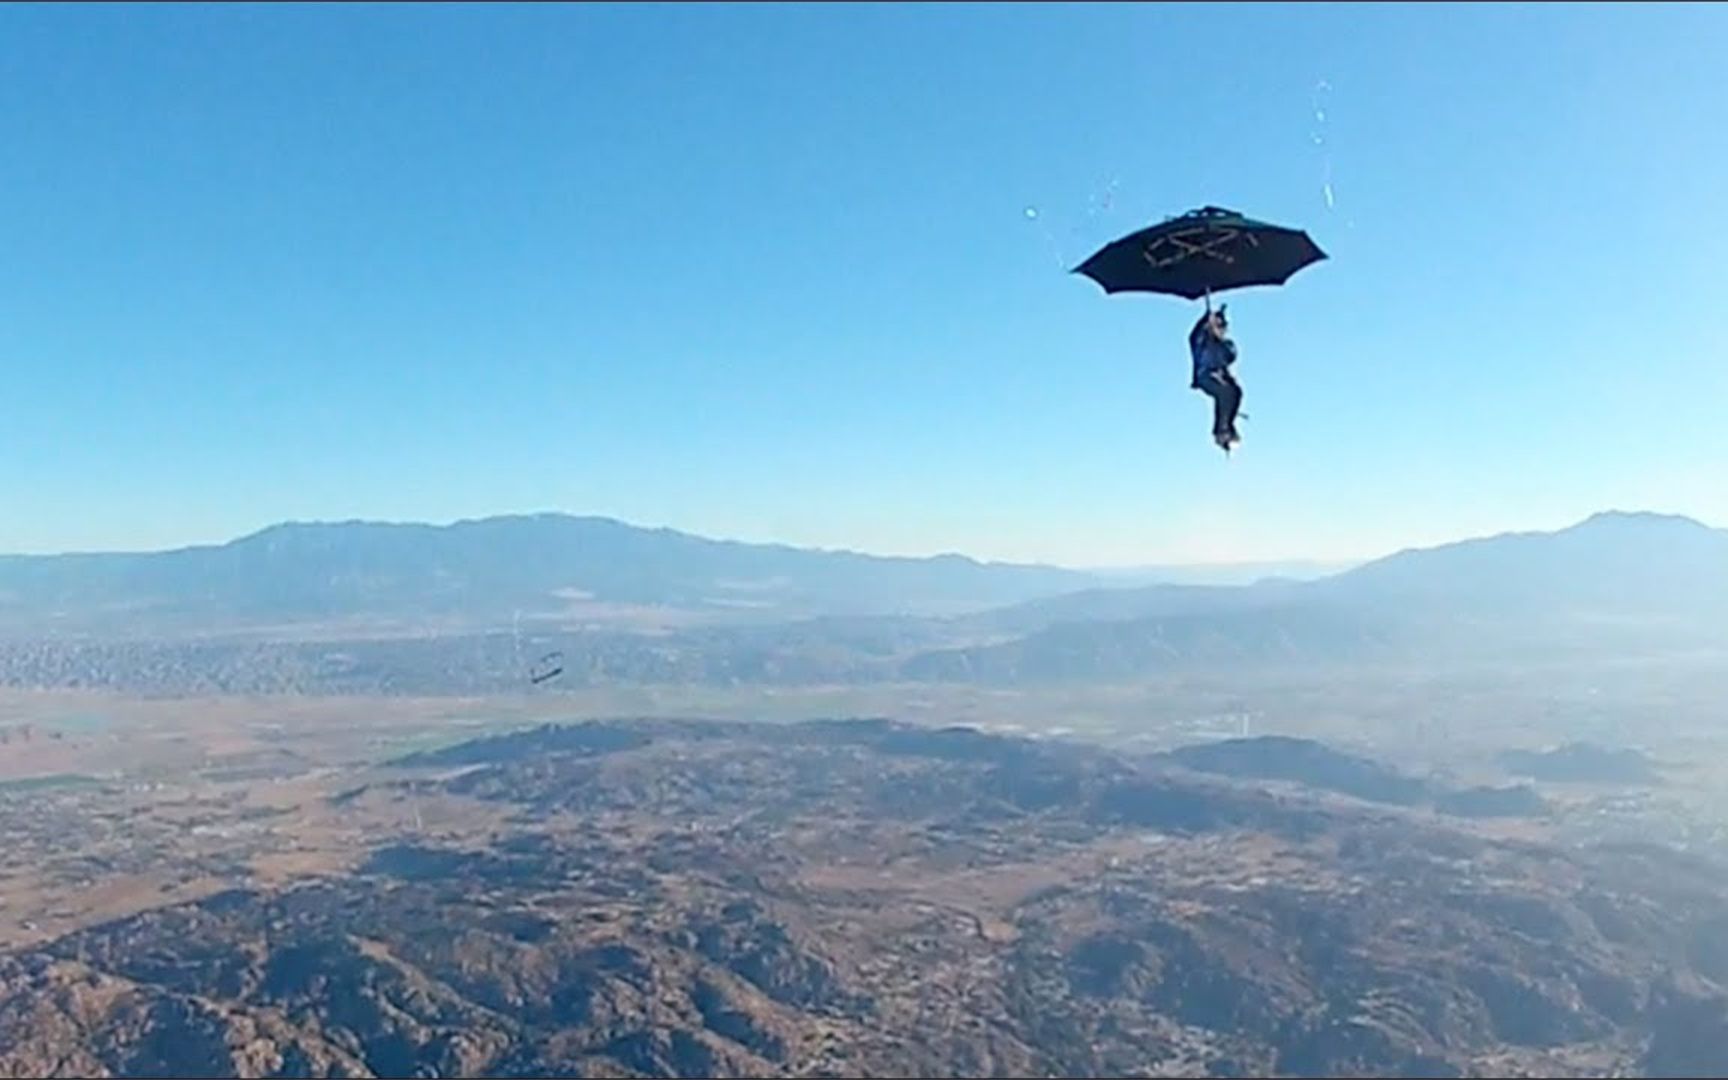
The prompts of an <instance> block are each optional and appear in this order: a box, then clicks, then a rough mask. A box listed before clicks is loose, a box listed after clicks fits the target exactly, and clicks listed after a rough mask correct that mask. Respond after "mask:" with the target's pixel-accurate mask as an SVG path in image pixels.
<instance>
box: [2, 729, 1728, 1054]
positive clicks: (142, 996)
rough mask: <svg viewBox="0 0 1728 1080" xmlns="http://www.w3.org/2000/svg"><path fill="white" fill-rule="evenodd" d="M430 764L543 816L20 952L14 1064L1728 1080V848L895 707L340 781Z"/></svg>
mask: <svg viewBox="0 0 1728 1080" xmlns="http://www.w3.org/2000/svg"><path fill="white" fill-rule="evenodd" d="M410 796H411V797H413V798H417V799H420V800H423V801H425V802H427V803H430V802H431V801H434V800H447V801H450V802H452V803H453V804H457V805H468V806H475V807H482V806H485V807H498V808H503V809H507V810H508V811H509V814H510V817H509V820H510V821H511V822H512V824H509V825H507V826H502V827H497V828H492V827H488V828H485V829H474V830H470V831H466V832H464V831H462V830H460V829H455V830H444V831H438V832H427V833H417V834H411V835H398V836H395V837H393V838H384V837H381V839H380V842H379V844H378V845H377V847H376V849H375V850H374V851H372V852H371V854H370V856H369V857H368V858H367V859H366V860H365V861H364V862H363V863H362V864H361V865H360V866H359V868H358V869H357V870H356V871H355V872H353V873H350V874H342V875H334V876H327V877H323V878H317V879H312V880H308V881H304V882H302V883H300V884H298V885H295V886H292V887H287V888H262V887H260V888H245V889H234V890H230V891H227V892H224V893H221V894H218V895H215V896H211V897H208V898H206V899H204V900H202V901H199V902H196V903H189V904H180V905H175V906H171V907H167V908H161V909H157V910H152V911H147V912H144V913H142V914H139V915H136V916H132V917H129V918H126V919H122V920H120V921H117V922H112V923H108V924H105V925H101V926H96V927H93V928H91V929H88V930H85V931H81V932H78V933H75V934H72V935H70V936H68V937H64V938H61V939H59V940H56V941H53V942H52V943H50V944H48V945H46V946H44V947H39V948H34V949H30V950H27V951H23V952H18V953H14V954H12V955H7V956H3V957H0V1075H7V1076H37V1075H52V1076H74V1075H76V1076H103V1075H127V1076H148V1075H177V1076H213V1075H241V1076H263V1075H285V1076H367V1075H376V1076H410V1075H413V1076H455V1075H464V1076H473V1075H488V1076H551V1075H561V1076H660V1075H673V1076H743V1075H786V1076H842V1075H847V1076H853V1075H875V1076H883V1075H924V1076H984V1075H1022V1076H1084V1075H1243V1074H1248V1075H1332V1076H1379V1075H1394V1076H1450V1075H1577V1076H1586V1075H1611V1074H1618V1075H1626V1074H1635V1073H1638V1072H1644V1073H1648V1074H1650V1075H1679V1074H1681V1073H1685V1074H1688V1075H1691V1074H1715V1075H1721V1074H1722V1073H1723V1072H1728V1051H1725V1050H1724V1047H1728V1042H1725V1041H1724V1040H1723V1039H1722V1038H1721V1035H1722V1033H1723V1032H1725V1031H1728V992H1725V991H1724V990H1723V986H1724V985H1725V984H1728V949H1724V948H1723V947H1722V945H1721V942H1722V941H1723V940H1724V934H1725V932H1728V877H1725V876H1724V874H1723V873H1722V872H1721V871H1720V870H1719V869H1717V868H1715V867H1713V866H1711V865H1708V864H1704V863H1701V862H1698V861H1695V860H1688V859H1685V858H1682V857H1680V856H1676V855H1672V854H1667V853H1664V852H1662V851H1661V850H1659V849H1653V848H1625V849H1617V850H1589V849H1584V850H1562V849H1560V848H1557V847H1554V846H1549V845H1545V844H1543V843H1540V842H1534V841H1530V840H1522V841H1517V842H1511V841H1504V840H1496V839H1493V838H1491V837H1490V836H1489V835H1487V834H1478V833H1476V832H1473V831H1471V830H1470V829H1468V828H1465V827H1461V826H1456V825H1450V824H1447V823H1446V822H1445V821H1444V820H1442V819H1438V818H1435V817H1434V816H1433V815H1432V814H1431V812H1429V811H1426V810H1421V809H1406V808H1401V807H1376V806H1371V805H1365V804H1363V803H1360V802H1357V801H1355V800H1340V799H1337V798H1335V797H1333V796H1330V795H1324V794H1314V795H1305V794H1302V793H1300V792H1292V791H1288V790H1284V791H1272V790H1267V789H1264V788H1262V787H1260V786H1259V785H1258V784H1256V783H1254V782H1249V781H1241V780H1224V779H1217V778H1208V777H1204V776H1200V775H1197V774H1195V773H1193V772H1191V771H1188V770H1185V769H1180V768H1176V767H1174V766H1171V765H1169V764H1165V763H1161V762H1158V761H1154V760H1145V759H1133V758H1127V757H1122V756H1119V755H1115V754H1110V753H1106V752H1104V751H1101V750H1093V749H1086V748H1080V747H1071V746H1065V745H1058V744H1049V743H1040V742H1027V741H1019V740H1011V739H1005V738H998V737H995V736H990V735H984V734H980V733H978V732H975V731H971V730H967V729H948V730H930V729H916V728H906V727H901V726H899V725H895V724H890V723H885V722H871V721H862V722H839V721H836V722H822V723H811V724H804V725H797V726H792V727H778V726H757V725H748V724H709V723H698V722H688V723H686V722H632V723H622V722H620V723H607V724H590V725H582V726H577V727H544V728H538V729H533V730H530V731H526V732H521V733H518V734H515V735H509V736H502V737H498V738H495V739H489V740H485V741H481V742H477V743H469V744H464V745H461V746H457V747H452V748H448V749H445V750H441V751H435V752H429V753H423V754H420V755H417V756H414V757H411V758H407V759H404V760H402V761H401V762H399V763H398V764H397V765H396V766H394V767H392V768H389V769H386V770H382V771H379V772H377V773H375V774H374V775H372V776H371V777H370V778H368V779H367V780H366V781H365V782H363V783H358V784H356V785H355V786H354V787H352V788H350V789H348V790H345V791H343V792H341V793H340V794H338V795H335V796H333V798H335V799H338V800H340V801H341V803H342V805H343V806H344V808H345V810H346V811H347V812H350V813H352V814H354V815H365V814H368V813H371V812H374V811H376V810H377V809H378V808H380V807H388V806H391V805H396V804H399V803H400V802H401V800H403V799H404V798H407V797H410ZM470 816H471V817H473V818H475V819H478V818H479V817H481V816H482V815H470ZM445 820H453V821H460V820H463V818H462V815H447V816H446V818H445ZM490 820H498V819H497V818H496V817H492V818H490Z"/></svg>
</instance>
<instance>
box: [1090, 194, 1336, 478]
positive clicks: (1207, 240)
mask: <svg viewBox="0 0 1728 1080" xmlns="http://www.w3.org/2000/svg"><path fill="white" fill-rule="evenodd" d="M1324 258H1326V253H1325V252H1323V251H1321V250H1320V248H1319V246H1318V245H1316V244H1315V243H1314V241H1313V240H1311V239H1310V238H1309V236H1308V234H1307V233H1305V232H1302V231H1301V230H1299V229H1290V228H1285V227H1283V226H1280V225H1268V224H1266V223H1265V222H1261V221H1253V220H1251V219H1249V218H1246V217H1243V216H1242V215H1241V214H1238V213H1237V212H1236V211H1234V210H1224V209H1220V208H1219V207H1216V206H1208V207H1205V208H1204V209H1201V210H1194V211H1191V212H1189V213H1186V214H1183V215H1182V216H1181V217H1175V218H1171V219H1169V220H1168V221H1164V222H1161V223H1159V224H1157V225H1153V226H1151V227H1149V228H1145V229H1141V230H1139V231H1138V232H1134V233H1130V234H1129V235H1127V236H1124V237H1122V238H1121V239H1120V240H1116V241H1113V242H1111V243H1109V244H1106V245H1105V246H1104V247H1102V248H1100V249H1099V250H1098V251H1097V252H1096V253H1095V254H1093V256H1092V257H1091V258H1089V259H1087V260H1086V261H1085V262H1083V263H1081V264H1080V265H1079V266H1078V267H1076V268H1075V270H1074V272H1075V273H1078V274H1084V275H1086V276H1087V277H1089V278H1091V279H1092V280H1093V281H1095V282H1097V283H1098V284H1099V285H1100V286H1102V287H1103V289H1104V291H1105V292H1106V293H1119V292H1151V293H1163V294H1165V295H1170V296H1180V297H1183V298H1184V299H1187V300H1199V299H1201V298H1202V297H1204V298H1205V299H1206V311H1205V313H1204V314H1203V315H1201V316H1200V320H1199V321H1198V322H1196V323H1195V324H1194V328H1193V330H1191V331H1190V332H1189V334H1188V348H1189V351H1190V353H1191V354H1192V356H1193V360H1194V375H1193V380H1192V382H1193V387H1194V389H1197V390H1200V391H1203V392H1204V393H1206V394H1207V395H1208V396H1210V397H1211V398H1212V400H1213V403H1214V405H1213V424H1212V437H1213V440H1214V441H1216V442H1217V443H1218V445H1219V447H1220V448H1221V449H1223V450H1224V451H1225V452H1226V453H1228V452H1229V450H1230V447H1231V446H1232V445H1233V444H1235V443H1237V442H1240V441H1241V436H1240V435H1239V434H1238V433H1237V431H1236V418H1237V416H1238V415H1239V412H1238V410H1239V409H1240V407H1241V405H1242V386H1241V384H1240V383H1238V382H1237V381H1236V377H1235V375H1234V374H1233V373H1232V372H1231V371H1230V366H1231V365H1232V364H1234V363H1235V362H1236V355H1237V353H1236V345H1235V343H1234V342H1232V341H1231V340H1230V331H1229V323H1228V322H1227V321H1226V319H1225V316H1224V307H1223V305H1220V306H1219V308H1218V310H1217V311H1213V310H1212V294H1213V293H1215V292H1223V291H1224V290H1226V289H1241V288H1247V287H1249V286H1254V285H1282V284H1284V283H1285V282H1286V281H1288V280H1290V277H1291V275H1293V274H1295V273H1296V272H1297V271H1298V270H1301V269H1302V268H1303V267H1305V266H1309V265H1312V264H1314V263H1317V262H1319V261H1321V260H1322V259H1324Z"/></svg>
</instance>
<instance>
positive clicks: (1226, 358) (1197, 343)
mask: <svg viewBox="0 0 1728 1080" xmlns="http://www.w3.org/2000/svg"><path fill="white" fill-rule="evenodd" d="M1228 306H1229V305H1227V304H1219V305H1218V310H1217V311H1213V310H1212V304H1211V300H1210V298H1208V300H1207V304H1206V311H1205V313H1204V314H1202V315H1201V316H1200V318H1199V320H1198V321H1196V322H1195V323H1194V329H1192V330H1190V331H1188V351H1189V352H1190V353H1191V354H1192V355H1193V358H1194V381H1193V383H1192V384H1191V385H1192V387H1193V388H1194V389H1195V390H1199V391H1201V392H1202V393H1204V394H1205V395H1206V396H1207V397H1209V398H1211V399H1212V441H1213V442H1216V443H1217V444H1218V448H1219V449H1220V450H1223V451H1224V452H1225V453H1226V454H1228V453H1229V452H1230V448H1231V447H1232V446H1234V445H1235V444H1236V443H1239V442H1241V441H1242V436H1241V435H1240V434H1239V433H1238V432H1237V431H1236V415H1237V413H1238V412H1239V411H1240V410H1241V408H1242V384H1241V383H1238V382H1237V381H1236V375H1235V373H1234V372H1232V371H1231V370H1230V366H1231V365H1232V364H1234V363H1235V362H1236V343H1235V342H1234V341H1231V340H1230V321H1229V319H1228V318H1227V316H1226V315H1225V309H1226V308H1227V307H1228Z"/></svg>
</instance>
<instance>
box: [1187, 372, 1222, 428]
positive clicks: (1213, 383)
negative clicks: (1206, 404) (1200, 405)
mask: <svg viewBox="0 0 1728 1080" xmlns="http://www.w3.org/2000/svg"><path fill="white" fill-rule="evenodd" d="M1194 387H1195V389H1197V390H1199V391H1200V392H1201V393H1203V394H1205V395H1206V396H1207V397H1209V398H1211V399H1212V434H1213V436H1214V437H1216V436H1218V435H1222V434H1224V431H1225V430H1226V429H1225V427H1224V424H1225V420H1224V413H1225V406H1224V398H1225V395H1226V393H1227V389H1226V387H1225V386H1224V384H1223V383H1222V382H1220V381H1219V379H1218V374H1217V373H1216V372H1210V371H1209V372H1207V373H1206V374H1204V375H1202V376H1200V378H1199V379H1197V380H1195V383H1194Z"/></svg>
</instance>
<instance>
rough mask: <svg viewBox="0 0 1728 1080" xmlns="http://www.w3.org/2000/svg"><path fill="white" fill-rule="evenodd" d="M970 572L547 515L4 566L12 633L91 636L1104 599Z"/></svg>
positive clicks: (1049, 574) (295, 528)
mask: <svg viewBox="0 0 1728 1080" xmlns="http://www.w3.org/2000/svg"><path fill="white" fill-rule="evenodd" d="M1096 581H1097V579H1096V578H1094V577H1092V576H1090V575H1087V574H1084V573H1081V572H1077V571H1071V570H1062V569H1056V568H1052V567H1045V566H1017V565H1005V564H998V563H981V562H977V561H975V560H973V559H968V558H964V557H962V556H959V555H943V556H938V557H935V558H922V559H918V558H888V557H879V556H873V555H861V554H856V553H853V552H838V551H812V550H804V549H798V548H792V547H786V546H781V545H771V544H745V543H736V542H732V541H722V540H709V539H705V538H703V537H698V536H691V535H689V534H686V533H681V532H677V531H674V530H672V529H645V528H638V527H635V526H632V525H627V524H624V523H623V522H619V521H614V520H611V519H608V518H596V517H570V516H565V515H561V514H540V515H533V516H519V517H496V518H487V519H484V520H479V521H463V522H458V523H456V524H453V525H448V526H431V525H398V524H377V523H370V522H345V523H337V524H286V525H277V526H273V527H271V528H268V529H265V530H263V531H262V532H259V533H255V534H253V535H251V536H247V537H244V538H242V539H239V540H235V541H233V542H232V543H228V544H223V545H220V546H211V547H193V548H185V549H181V550H177V551H167V552H160V553H150V554H100V555H60V556H5V557H0V625H5V626H7V627H8V628H11V629H14V630H16V629H17V628H19V627H25V626H28V627H34V628H44V627H54V626H66V627H72V628H77V629H84V630H97V631H102V630H122V631H124V630H128V629H145V630H150V629H163V628H167V627H185V628H200V627H210V626H214V627H222V628H227V627H245V626H252V627H255V626H268V625H273V624H281V623H294V624H303V623H307V622H317V621H337V622H348V623H353V622H356V621H367V620H370V621H374V622H378V623H383V624H392V623H395V624H404V623H405V624H410V626H412V627H413V628H420V625H421V624H424V623H425V622H426V621H428V620H431V621H434V622H439V623H441V624H442V625H452V624H454V625H468V626H472V625H475V624H491V625H497V624H499V623H500V622H506V623H507V622H509V621H510V620H511V619H513V618H515V617H517V616H527V617H530V618H533V617H555V618H557V619H558V620H559V621H561V622H564V623H566V624H572V625H580V624H582V623H584V622H592V623H606V624H614V625H616V624H620V623H630V624H631V625H638V626H656V625H661V624H673V625H677V624H687V623H690V622H693V621H694V622H702V621H733V622H740V621H762V620H764V619H767V620H781V621H783V620H786V619H792V618H800V617H811V616H818V615H856V614H909V615H938V614H947V613H957V612H963V611H973V610H977V609H980V608H987V607H992V606H995V605H1003V604H1012V603H1016V602H1019V601H1024V600H1028V599H1031V598H1034V597H1040V596H1051V595H1055V594H1058V593H1062V592H1067V591H1071V590H1074V589H1080V588H1085V587H1087V586H1089V585H1092V584H1095V583H1096Z"/></svg>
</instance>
